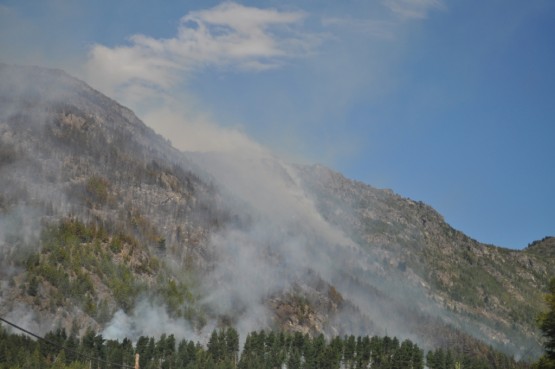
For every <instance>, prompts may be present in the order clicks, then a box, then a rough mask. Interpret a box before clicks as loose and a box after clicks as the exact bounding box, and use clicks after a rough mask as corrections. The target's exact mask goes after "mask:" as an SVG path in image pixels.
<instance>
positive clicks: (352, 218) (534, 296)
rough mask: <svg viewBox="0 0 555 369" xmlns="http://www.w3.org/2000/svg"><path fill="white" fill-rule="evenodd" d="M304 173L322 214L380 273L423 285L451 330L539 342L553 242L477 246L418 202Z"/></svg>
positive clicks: (319, 171) (323, 171)
mask: <svg viewBox="0 0 555 369" xmlns="http://www.w3.org/2000/svg"><path fill="white" fill-rule="evenodd" d="M301 172H302V173H303V174H304V176H303V179H304V183H305V186H307V187H308V188H310V191H312V193H314V194H315V197H314V198H315V200H316V202H317V204H318V208H319V209H320V211H321V213H322V214H324V217H325V218H326V219H327V220H328V221H329V222H331V223H334V224H338V225H341V227H342V228H343V229H344V230H345V232H348V233H349V234H352V235H353V237H356V239H357V241H358V242H359V243H360V245H361V246H362V247H364V248H365V249H366V250H367V251H368V252H369V253H371V254H373V255H375V257H376V258H379V259H380V260H381V261H382V263H383V265H384V269H387V268H389V269H391V268H394V269H397V270H399V271H401V272H402V273H403V274H404V275H406V277H407V279H408V280H413V281H414V282H416V283H417V284H419V285H421V286H423V287H424V289H425V290H426V293H427V294H428V296H429V297H430V298H431V299H432V300H433V301H435V302H437V304H438V305H440V306H441V307H443V308H444V310H445V311H448V312H452V313H454V315H451V316H452V317H453V318H451V319H452V320H451V322H452V324H453V325H455V326H459V327H460V328H462V329H468V328H471V327H472V328H471V329H470V330H468V331H469V332H472V329H476V331H477V332H475V334H477V335H478V336H480V335H481V336H483V337H485V338H486V339H488V340H491V341H490V342H496V341H497V342H500V343H502V344H511V345H516V346H517V347H518V346H520V349H521V350H524V351H527V347H530V346H529V345H530V343H529V342H530V341H531V340H532V341H533V340H537V329H536V326H535V319H536V317H537V315H538V313H539V312H540V311H541V310H542V309H544V306H543V302H542V293H543V290H544V289H545V286H546V285H547V283H548V281H549V279H550V278H551V277H553V275H555V259H554V254H553V250H554V248H553V246H554V244H553V242H551V241H552V240H553V238H550V237H547V238H545V239H544V240H542V241H540V242H536V243H533V244H532V245H531V246H529V247H528V248H527V249H525V250H524V251H517V250H508V249H504V248H501V247H495V246H492V245H485V244H481V243H479V242H477V241H476V240H473V239H471V238H469V237H468V236H466V235H464V234H463V233H461V232H459V231H457V230H455V229H453V228H451V227H450V226H449V225H448V224H447V223H446V222H445V221H444V219H443V218H442V217H441V216H440V215H439V214H438V213H437V212H436V211H435V210H433V209H432V208H431V207H429V206H427V205H425V204H423V203H421V202H415V201H412V200H410V199H406V198H402V197H400V196H398V195H396V194H394V193H393V192H391V191H389V190H379V189H375V188H372V187H370V186H368V185H365V184H363V183H360V182H356V181H351V180H348V179H346V178H344V177H343V176H341V175H340V174H338V173H334V172H332V171H330V170H329V169H327V168H324V167H321V166H313V167H310V168H306V167H305V168H303V170H302V171H301ZM455 316H456V317H455ZM532 346H533V345H532Z"/></svg>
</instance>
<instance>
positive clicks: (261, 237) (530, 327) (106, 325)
mask: <svg viewBox="0 0 555 369" xmlns="http://www.w3.org/2000/svg"><path fill="white" fill-rule="evenodd" d="M0 82H1V83H0V253H1V258H0V267H1V268H0V316H1V317H5V318H6V319H10V320H11V321H14V322H16V323H21V322H24V323H25V324H26V326H27V327H28V328H32V329H33V330H35V331H36V332H41V333H46V332H49V331H52V330H57V329H59V328H61V329H63V330H64V331H67V332H73V333H74V334H75V338H76V339H77V338H79V339H81V338H82V337H84V335H86V333H87V332H88V331H91V330H92V331H93V332H99V333H95V335H98V334H101V335H103V336H104V337H106V339H108V340H115V339H120V340H123V337H128V338H133V337H140V336H149V337H150V336H152V337H156V338H157V339H158V337H161V336H162V335H163V334H166V337H168V336H169V335H171V334H173V335H174V337H175V339H176V340H181V339H185V338H188V339H190V338H191V337H195V340H199V341H202V340H208V338H209V337H210V334H211V332H212V331H213V330H214V329H215V328H219V327H225V328H233V329H236V330H237V332H238V333H239V334H240V335H242V336H243V337H247V335H249V333H251V332H255V331H256V332H259V331H260V330H262V329H264V330H266V331H267V332H270V331H275V332H281V331H283V332H284V333H283V334H284V335H285V336H287V335H290V337H295V335H296V334H300V335H301V336H302V337H306V339H310V340H315V339H317V338H318V337H320V335H323V336H324V337H325V338H326V339H327V341H326V342H328V343H327V344H329V345H331V342H334V340H333V337H345V336H347V337H350V336H351V335H353V336H360V337H366V336H377V337H382V336H387V335H391V336H396V337H399V341H404V340H411V341H412V342H414V343H417V344H418V346H419V347H421V348H422V349H423V350H426V351H428V350H439V349H441V350H443V352H444V353H445V352H446V350H448V349H449V350H452V354H451V358H453V357H455V356H457V355H459V354H461V353H462V354H464V355H466V356H467V357H471V358H475V359H480V360H481V358H487V360H489V361H490V362H493V361H492V360H493V359H492V357H497V356H495V355H494V356H491V355H493V354H491V353H493V352H495V350H500V351H502V352H504V353H505V354H508V355H510V356H512V355H515V356H516V357H517V358H519V359H520V358H523V359H525V360H531V359H533V358H536V357H538V356H539V355H540V354H541V344H540V333H539V331H538V329H537V327H536V322H535V318H536V316H537V315H538V313H539V312H540V311H541V310H542V309H543V307H544V305H543V297H542V293H543V290H544V289H545V286H546V285H547V281H548V280H549V278H550V277H551V276H553V275H554V274H555V260H554V259H553V257H554V256H553V252H552V248H553V242H552V238H546V239H544V240H542V241H540V242H536V243H533V244H532V245H530V246H529V247H528V248H527V249H525V250H524V251H516V250H507V249H503V248H501V247H496V246H492V245H484V244H481V243H479V242H478V241H476V240H473V239H472V238H471V237H469V236H467V235H464V234H463V233H461V232H459V231H457V230H455V229H453V228H452V227H450V226H449V224H447V223H446V222H445V220H444V219H443V218H442V217H441V215H440V214H438V213H437V212H436V211H435V210H434V209H432V208H431V207H429V206H428V205H426V204H423V203H421V202H418V201H413V200H411V199H407V198H404V197H402V196H399V195H397V194H395V193H394V192H392V191H390V190H382V189H376V188H374V187H371V186H369V185H367V184H364V183H360V182H356V181H352V180H349V179H347V178H345V177H344V176H342V175H341V174H339V173H336V172H334V171H332V170H330V169H328V168H325V167H322V166H318V165H295V164H290V163H287V162H285V161H283V160H281V159H279V158H277V157H275V156H274V155H273V154H271V153H268V152H265V151H264V150H260V151H259V152H254V153H253V152H242V151H241V152H226V153H220V152H195V153H192V152H181V151H178V150H176V149H175V148H173V147H172V146H171V143H170V142H169V141H168V140H166V139H164V138H163V137H161V136H159V135H157V134H156V133H155V132H154V131H153V130H152V129H151V128H149V127H147V126H146V125H145V124H143V123H142V122H141V121H140V119H139V118H138V117H136V116H135V114H134V113H133V112H131V111H130V110H129V109H127V108H125V107H123V106H121V105H119V104H118V103H117V102H115V101H113V100H111V99H110V98H108V97H106V96H104V95H102V94H100V93H99V92H97V91H95V90H93V89H92V88H90V87H89V86H87V85H86V84H84V83H83V82H81V81H78V80H76V79H74V78H72V77H70V76H69V75H67V74H66V73H64V72H62V71H58V70H49V69H43V68H35V67H17V66H7V65H0ZM251 335H253V334H252V333H251ZM149 340H150V339H149ZM149 342H150V341H149ZM490 346H491V347H493V348H494V349H492V348H491V347H490ZM307 347H308V346H307ZM399 347H402V344H399ZM33 350H34V349H33ZM33 352H34V351H33ZM287 355H289V353H288V354H287ZM287 355H286V356H287ZM291 355H293V354H291ZM303 355H304V354H303ZM307 355H308V354H307ZM361 355H362V354H361ZM434 355H435V354H432V357H435V356H434ZM437 355H438V356H437V357H439V358H441V357H443V356H442V355H443V354H441V353H438V354H437ZM496 355H497V354H496ZM445 357H446V358H447V354H445ZM457 357H458V356H457ZM445 360H447V361H449V362H450V361H451V360H448V359H445ZM457 360H458V359H457ZM460 360H462V359H460ZM460 360H459V361H460ZM436 361H438V362H443V359H437V360H436ZM455 362H456V360H455ZM434 365H435V364H434ZM438 365H439V364H438ZM441 365H443V364H441Z"/></svg>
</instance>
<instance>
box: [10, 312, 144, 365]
mask: <svg viewBox="0 0 555 369" xmlns="http://www.w3.org/2000/svg"><path fill="white" fill-rule="evenodd" d="M0 321H2V322H4V323H6V324H8V325H11V326H12V327H14V328H16V329H19V330H20V331H22V332H24V333H26V334H28V335H29V336H32V337H35V338H36V339H39V340H41V341H44V342H46V343H48V344H49V345H52V346H56V347H58V348H60V349H62V350H64V351H65V352H71V353H73V354H75V355H78V356H81V357H83V358H86V359H89V360H95V361H97V362H99V363H103V364H108V365H114V366H118V367H120V368H130V369H134V368H135V367H134V366H131V365H125V364H118V363H114V362H111V361H107V360H103V359H101V358H98V357H93V356H89V355H87V354H84V353H82V352H79V351H75V350H72V349H70V348H69V347H64V346H62V345H60V344H58V343H56V342H52V341H50V340H47V339H46V338H44V337H41V336H39V335H38V334H36V333H33V332H30V331H28V330H27V329H25V328H22V327H20V326H18V325H17V324H15V323H12V322H9V321H7V320H6V319H4V318H2V317H0Z"/></svg>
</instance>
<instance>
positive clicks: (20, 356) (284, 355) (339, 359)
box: [0, 326, 526, 369]
mask: <svg viewBox="0 0 555 369" xmlns="http://www.w3.org/2000/svg"><path fill="white" fill-rule="evenodd" d="M45 339H46V340H47V341H48V342H49V343H47V342H46V341H33V340H31V339H29V338H28V337H26V336H21V335H15V334H9V333H7V332H6V331H5V330H3V329H2V327H1V326H0V359H1V360H0V369H8V368H10V369H11V368H41V369H69V368H73V369H81V368H83V369H84V368H100V367H102V368H109V369H111V368H114V369H115V368H117V367H118V365H127V366H132V365H133V364H134V360H135V353H138V354H139V365H140V368H162V369H180V368H183V369H201V368H202V369H212V368H213V369H235V368H240V369H273V368H284V367H287V369H311V368H312V369H340V368H341V369H358V368H371V369H423V368H424V355H423V351H422V350H421V349H420V348H419V347H418V346H417V345H416V344H414V343H413V342H411V341H410V340H405V341H403V342H399V340H398V339H397V338H395V337H393V338H391V337H377V336H374V337H368V336H365V337H360V336H359V337H354V336H348V337H347V336H345V337H343V338H342V337H333V338H331V339H330V340H326V339H325V338H324V336H323V335H319V336H316V337H310V336H308V335H303V334H301V333H298V332H297V333H286V332H273V331H271V332H265V331H259V332H251V333H249V334H248V335H247V337H246V339H245V343H244V345H243V349H242V350H241V351H240V350H239V342H240V339H239V335H238V333H237V331H236V330H235V329H233V328H225V329H220V330H214V331H213V332H212V334H211V336H210V339H209V341H208V343H207V346H206V347H203V346H202V345H200V344H199V343H198V342H196V343H195V342H193V341H188V340H180V341H177V340H176V338H175V337H174V336H173V335H171V334H170V335H166V334H162V335H161V336H160V337H159V338H158V339H155V338H153V337H146V336H141V337H139V338H138V339H137V341H136V344H135V345H133V343H132V342H131V340H129V339H127V338H125V339H123V341H121V342H120V341H116V340H106V339H104V338H103V337H102V336H101V335H99V334H96V333H95V332H94V331H92V330H91V329H89V330H88V331H87V332H86V333H85V334H84V335H83V337H82V338H81V339H80V340H79V339H77V338H76V337H75V336H72V335H70V336H68V335H67V334H66V332H65V331H64V330H62V329H58V330H56V331H53V332H50V333H47V334H46V336H45ZM240 352H241V354H240V355H239V353H240ZM83 355H84V356H83ZM97 359H98V360H103V362H100V361H98V360H97ZM105 362H108V364H107V363H105ZM426 364H427V366H428V367H429V368H430V369H459V368H465V369H466V368H468V369H482V368H504V369H511V368H525V367H526V365H523V364H517V363H515V362H514V360H512V359H510V358H508V357H507V356H505V355H502V354H499V353H496V352H493V351H492V352H491V353H490V354H489V356H488V359H487V360H481V359H476V358H473V357H470V356H468V355H465V354H463V353H457V352H454V351H451V350H446V349H437V350H435V351H430V352H428V354H427V356H426Z"/></svg>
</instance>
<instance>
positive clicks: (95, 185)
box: [85, 176, 110, 206]
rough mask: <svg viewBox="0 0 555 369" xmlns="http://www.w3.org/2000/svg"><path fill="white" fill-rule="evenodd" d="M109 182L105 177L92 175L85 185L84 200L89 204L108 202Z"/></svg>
mask: <svg viewBox="0 0 555 369" xmlns="http://www.w3.org/2000/svg"><path fill="white" fill-rule="evenodd" d="M109 188H110V184H109V182H108V180H107V179H105V178H102V177H99V176H92V177H90V178H89V179H88V181H87V183H86V185H85V193H86V196H87V197H86V201H87V203H88V204H89V205H90V206H93V205H94V204H98V205H104V204H106V203H107V202H108V195H109Z"/></svg>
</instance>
